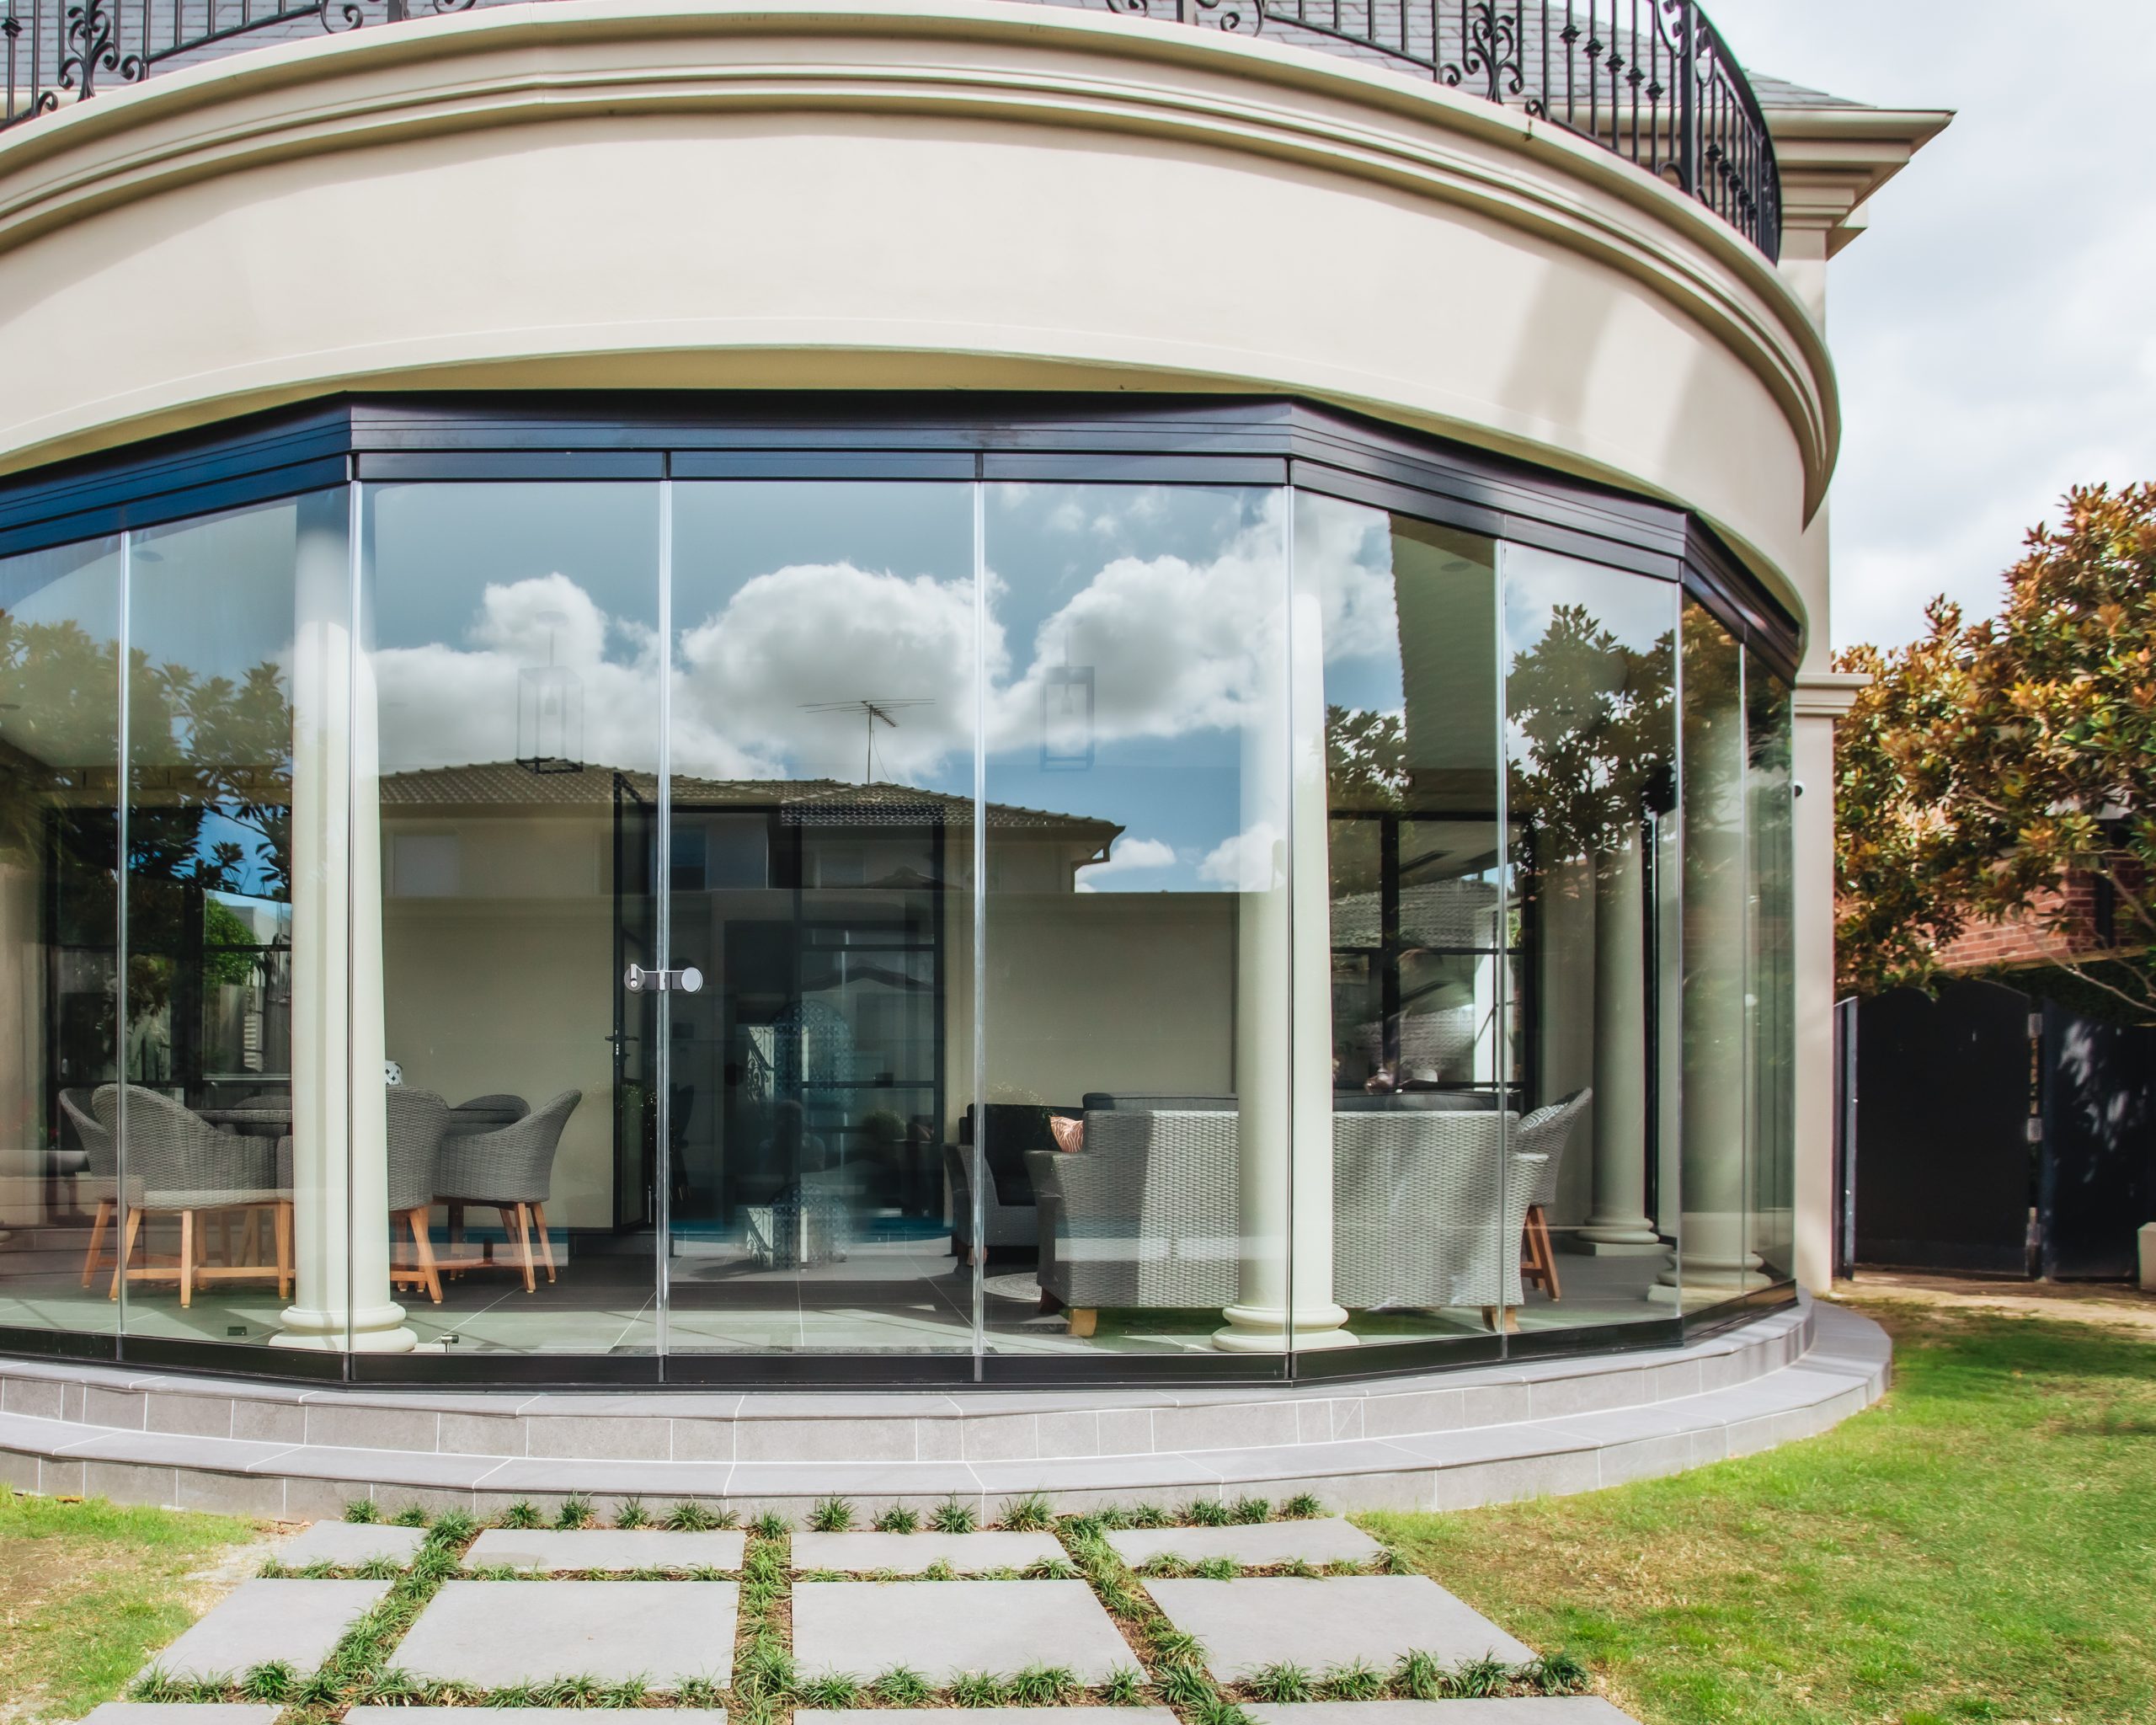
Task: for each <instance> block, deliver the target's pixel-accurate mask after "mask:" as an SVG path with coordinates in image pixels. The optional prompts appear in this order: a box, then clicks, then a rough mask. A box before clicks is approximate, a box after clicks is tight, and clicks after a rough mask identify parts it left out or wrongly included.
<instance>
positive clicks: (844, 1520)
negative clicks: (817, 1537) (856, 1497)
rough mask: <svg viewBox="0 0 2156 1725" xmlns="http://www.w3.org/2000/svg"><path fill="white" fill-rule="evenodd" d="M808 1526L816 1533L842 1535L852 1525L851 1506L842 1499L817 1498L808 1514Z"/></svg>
mask: <svg viewBox="0 0 2156 1725" xmlns="http://www.w3.org/2000/svg"><path fill="white" fill-rule="evenodd" d="M852 1525H853V1505H852V1504H851V1503H847V1502H846V1499H845V1498H818V1499H817V1501H816V1507H815V1508H814V1509H812V1510H810V1511H809V1526H811V1527H813V1528H814V1529H815V1530H816V1531H817V1532H818V1533H844V1532H845V1531H846V1530H847V1529H848V1528H850V1527H851V1526H852Z"/></svg>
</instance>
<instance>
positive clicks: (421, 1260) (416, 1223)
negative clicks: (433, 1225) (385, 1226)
mask: <svg viewBox="0 0 2156 1725" xmlns="http://www.w3.org/2000/svg"><path fill="white" fill-rule="evenodd" d="M427 1215H428V1212H427V1208H426V1206H424V1204H423V1205H421V1206H420V1207H419V1208H418V1209H417V1210H407V1211H405V1212H404V1220H405V1222H406V1224H407V1225H408V1226H409V1227H410V1228H411V1230H412V1261H413V1263H414V1264H415V1265H416V1266H417V1267H418V1268H419V1285H420V1286H421V1287H423V1288H424V1289H425V1290H427V1298H428V1299H430V1300H433V1301H434V1303H435V1305H436V1306H440V1304H441V1278H440V1275H438V1274H436V1273H435V1247H434V1242H433V1241H432V1240H430V1239H429V1238H428V1237H427V1235H428V1229H427Z"/></svg>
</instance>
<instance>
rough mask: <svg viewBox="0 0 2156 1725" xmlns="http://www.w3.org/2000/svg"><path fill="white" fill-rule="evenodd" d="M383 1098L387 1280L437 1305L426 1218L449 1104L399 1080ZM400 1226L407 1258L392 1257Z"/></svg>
mask: <svg viewBox="0 0 2156 1725" xmlns="http://www.w3.org/2000/svg"><path fill="white" fill-rule="evenodd" d="M382 1100H383V1102H384V1103H385V1104H386V1105H387V1109H388V1121H387V1125H388V1138H389V1156H388V1162H389V1226H390V1243H391V1247H392V1253H391V1263H390V1272H389V1280H390V1285H391V1286H392V1287H399V1286H403V1287H412V1288H417V1289H418V1290H420V1291H421V1292H422V1293H424V1295H426V1296H427V1297H428V1298H429V1299H430V1300H432V1301H433V1302H434V1303H435V1305H436V1306H439V1305H440V1304H441V1275H440V1271H439V1270H438V1269H437V1268H436V1267H435V1249H434V1241H433V1238H432V1236H431V1232H430V1223H431V1220H432V1216H433V1212H434V1203H435V1184H436V1177H437V1176H438V1174H439V1173H440V1156H441V1146H442V1133H443V1129H444V1128H445V1127H446V1124H448V1120H449V1104H448V1103H446V1102H445V1101H443V1100H442V1098H441V1097H439V1096H436V1095H435V1093H434V1092H432V1091H431V1090H414V1089H413V1088H412V1087H410V1086H408V1085H403V1084H398V1085H392V1086H391V1087H390V1088H389V1089H388V1090H387V1092H385V1093H384V1095H383V1098H382ZM400 1230H401V1231H408V1232H409V1233H410V1235H411V1236H412V1258H411V1261H410V1263H401V1264H400V1263H397V1261H396V1255H395V1247H396V1245H397V1235H398V1231H400Z"/></svg>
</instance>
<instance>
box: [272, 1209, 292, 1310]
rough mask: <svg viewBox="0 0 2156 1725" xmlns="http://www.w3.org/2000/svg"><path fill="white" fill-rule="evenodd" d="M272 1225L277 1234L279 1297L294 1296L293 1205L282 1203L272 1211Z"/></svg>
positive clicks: (287, 1297) (284, 1298)
mask: <svg viewBox="0 0 2156 1725" xmlns="http://www.w3.org/2000/svg"><path fill="white" fill-rule="evenodd" d="M270 1230H271V1231H272V1232H274V1233H275V1235H276V1236H277V1297H278V1298H279V1299H280V1300H289V1299H291V1297H292V1207H291V1204H279V1205H278V1206H277V1207H276V1209H275V1210H274V1211H272V1212H271V1214H270Z"/></svg>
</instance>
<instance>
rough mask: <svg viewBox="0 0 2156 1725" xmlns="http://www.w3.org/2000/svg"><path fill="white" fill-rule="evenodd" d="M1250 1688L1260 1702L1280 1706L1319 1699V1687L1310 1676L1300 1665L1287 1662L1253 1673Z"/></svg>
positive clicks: (1265, 1667) (1264, 1667)
mask: <svg viewBox="0 0 2156 1725" xmlns="http://www.w3.org/2000/svg"><path fill="white" fill-rule="evenodd" d="M1250 1687H1251V1693H1252V1694H1254V1695H1255V1696H1257V1698H1258V1699H1259V1700H1260V1701H1272V1702H1274V1703H1275V1704H1278V1705H1285V1704H1286V1703H1288V1702H1290V1701H1315V1700H1316V1699H1317V1685H1316V1684H1315V1682H1313V1681H1312V1680H1311V1679H1310V1673H1309V1672H1307V1671H1305V1669H1303V1668H1302V1667H1301V1666H1300V1665H1296V1664H1288V1663H1286V1662H1283V1663H1281V1664H1276V1665H1267V1666H1263V1667H1262V1668H1261V1669H1258V1670H1257V1671H1254V1672H1252V1673H1251V1676H1250Z"/></svg>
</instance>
